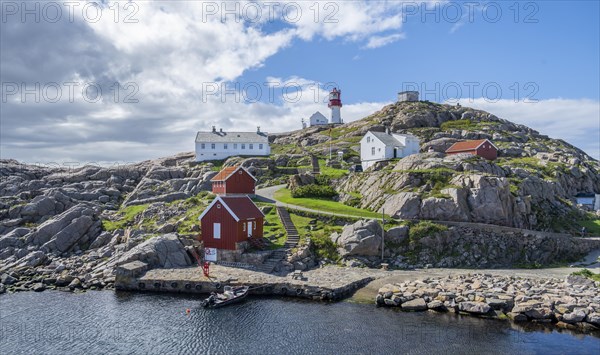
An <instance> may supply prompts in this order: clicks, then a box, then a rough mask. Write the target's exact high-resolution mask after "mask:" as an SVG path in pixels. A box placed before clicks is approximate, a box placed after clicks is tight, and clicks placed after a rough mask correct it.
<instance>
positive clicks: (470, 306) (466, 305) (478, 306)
mask: <svg viewBox="0 0 600 355" xmlns="http://www.w3.org/2000/svg"><path fill="white" fill-rule="evenodd" d="M490 309H492V308H491V307H490V306H489V305H488V304H487V303H484V302H471V301H465V302H460V303H459V304H458V310H459V311H463V312H468V313H473V314H486V313H488V312H489V311H490Z"/></svg>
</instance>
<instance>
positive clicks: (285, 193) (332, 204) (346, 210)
mask: <svg viewBox="0 0 600 355" xmlns="http://www.w3.org/2000/svg"><path fill="white" fill-rule="evenodd" d="M275 199H276V200H278V201H281V202H283V203H288V204H290V205H296V206H301V207H306V208H310V209H313V210H318V211H323V212H330V213H335V214H344V215H350V216H355V217H364V218H381V214H380V213H377V212H372V211H368V210H363V209H360V208H356V207H351V206H346V205H344V204H343V203H340V202H336V201H332V200H325V199H317V198H293V197H292V195H291V192H290V190H289V189H281V190H278V191H276V192H275Z"/></svg>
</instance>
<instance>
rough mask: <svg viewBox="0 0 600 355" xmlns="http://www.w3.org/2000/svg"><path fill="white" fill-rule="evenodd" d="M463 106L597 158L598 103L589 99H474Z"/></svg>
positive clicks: (599, 139)
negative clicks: (570, 145)
mask: <svg viewBox="0 0 600 355" xmlns="http://www.w3.org/2000/svg"><path fill="white" fill-rule="evenodd" d="M466 105H467V106H470V107H474V108H478V109H481V110H485V111H488V112H490V113H493V114H494V115H496V116H498V117H501V118H504V119H507V120H509V121H512V122H515V123H520V124H524V125H526V126H529V127H531V128H533V129H535V130H537V131H539V132H540V133H542V134H545V135H548V136H550V137H551V138H560V139H563V140H565V141H567V142H568V143H570V144H572V145H574V146H576V147H578V148H580V149H582V150H583V151H585V152H586V153H587V154H589V155H590V156H592V157H594V158H595V159H600V102H598V101H596V100H590V99H562V98H556V99H548V100H539V101H538V102H523V101H519V102H515V101H514V100H500V101H498V102H490V101H489V100H485V99H483V98H480V99H475V100H473V102H469V103H468V104H466Z"/></svg>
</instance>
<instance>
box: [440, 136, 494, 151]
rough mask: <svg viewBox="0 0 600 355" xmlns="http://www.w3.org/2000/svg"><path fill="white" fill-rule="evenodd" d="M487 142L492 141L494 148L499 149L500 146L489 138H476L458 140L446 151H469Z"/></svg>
mask: <svg viewBox="0 0 600 355" xmlns="http://www.w3.org/2000/svg"><path fill="white" fill-rule="evenodd" d="M485 142H488V143H490V144H491V145H492V146H493V147H494V148H496V149H498V147H496V146H495V145H494V144H493V143H492V142H490V141H489V140H488V139H478V140H474V141H463V142H456V143H454V144H452V146H451V147H450V148H448V149H446V153H453V152H468V151H471V150H476V149H477V148H479V147H480V146H481V145H482V144H483V143H485Z"/></svg>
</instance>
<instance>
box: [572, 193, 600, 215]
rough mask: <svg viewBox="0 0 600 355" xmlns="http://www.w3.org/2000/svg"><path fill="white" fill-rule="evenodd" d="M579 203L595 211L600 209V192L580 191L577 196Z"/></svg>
mask: <svg viewBox="0 0 600 355" xmlns="http://www.w3.org/2000/svg"><path fill="white" fill-rule="evenodd" d="M575 200H576V201H577V204H578V205H582V206H584V207H587V208H589V209H591V210H593V211H600V194H594V193H580V194H577V196H575Z"/></svg>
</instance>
